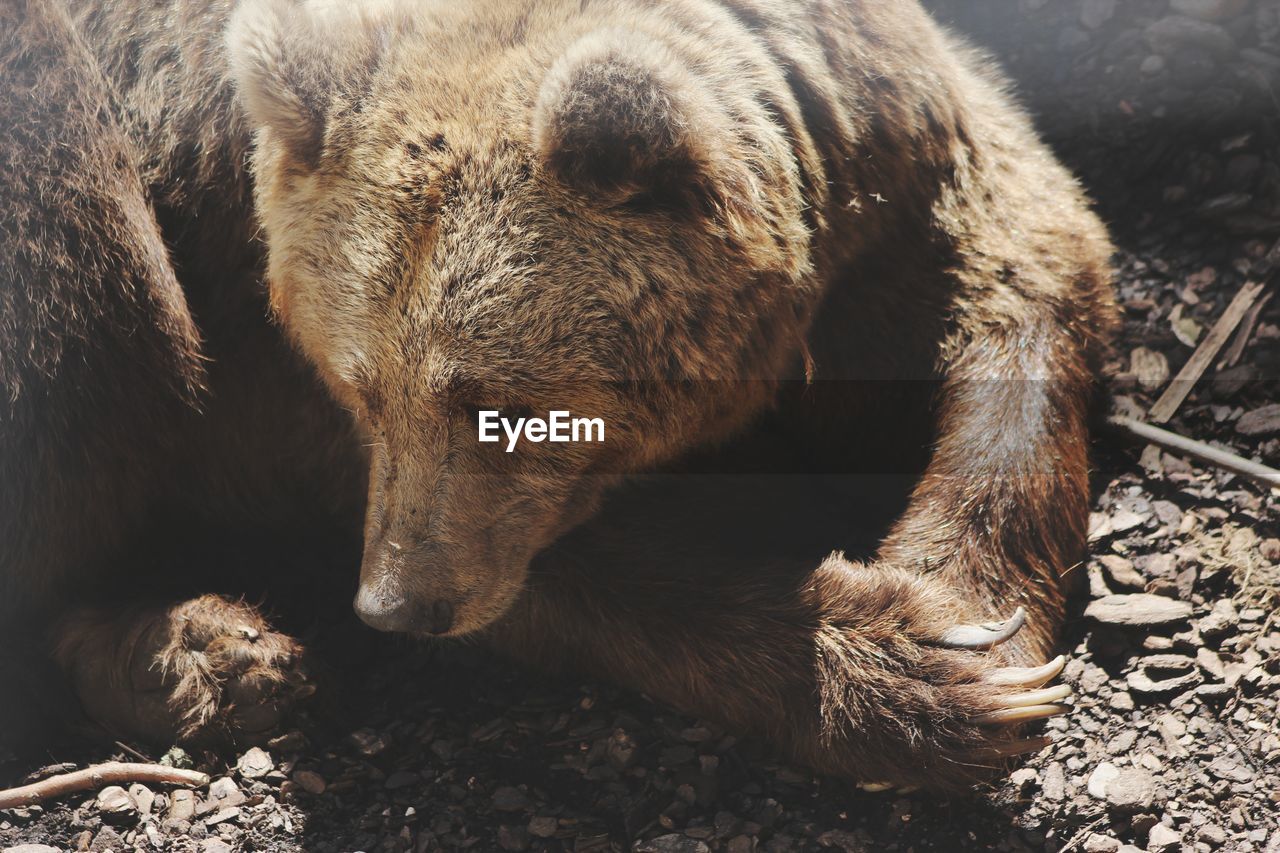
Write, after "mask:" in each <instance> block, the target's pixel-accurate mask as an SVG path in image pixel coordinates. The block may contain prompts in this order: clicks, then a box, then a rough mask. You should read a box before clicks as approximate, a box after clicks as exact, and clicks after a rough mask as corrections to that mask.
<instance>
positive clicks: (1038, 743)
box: [977, 736, 1053, 758]
mask: <svg viewBox="0 0 1280 853" xmlns="http://www.w3.org/2000/svg"><path fill="white" fill-rule="evenodd" d="M1052 743H1053V738H1050V737H1043V736H1041V737H1029V738H1021V739H1019V740H1013V741H1009V742H1008V743H1001V744H996V745H994V746H991V747H988V748H987V749H983V750H980V751H979V752H978V753H977V755H978V756H980V757H982V758H1013V757H1014V756H1015V755H1027V754H1030V753H1035V752H1040V751H1041V750H1042V749H1044V748H1046V747H1047V746H1049V745H1050V744H1052Z"/></svg>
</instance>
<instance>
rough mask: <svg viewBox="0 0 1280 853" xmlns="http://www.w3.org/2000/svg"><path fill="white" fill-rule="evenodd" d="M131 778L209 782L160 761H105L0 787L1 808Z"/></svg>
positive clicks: (197, 784)
mask: <svg viewBox="0 0 1280 853" xmlns="http://www.w3.org/2000/svg"><path fill="white" fill-rule="evenodd" d="M133 782H151V783H155V784H163V785H182V786H186V787H192V788H201V787H204V786H205V785H208V784H209V774H207V773H200V772H197V771H195V770H179V769H178V768H176V767H164V766H163V765H160V764H128V763H125V762H121V761H112V762H108V763H106V764H95V765H93V766H92V767H86V768H84V769H83V770H73V771H71V772H70V773H59V774H57V775H56V776H50V777H49V778H48V779H41V780H40V781H39V782H32V783H31V784H30V785H22V786H20V787H17V788H8V789H6V790H0V809H16V808H21V807H23V806H33V805H36V804H37V803H42V802H44V801H45V800H52V799H54V798H55V797H62V796H65V795H66V794H74V793H76V792H77V791H91V790H94V789H98V788H105V787H106V786H108V785H127V784H131V783H133Z"/></svg>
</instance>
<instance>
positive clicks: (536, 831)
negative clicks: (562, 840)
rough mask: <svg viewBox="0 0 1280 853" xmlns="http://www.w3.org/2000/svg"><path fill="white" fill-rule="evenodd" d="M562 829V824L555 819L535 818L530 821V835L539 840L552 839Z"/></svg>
mask: <svg viewBox="0 0 1280 853" xmlns="http://www.w3.org/2000/svg"><path fill="white" fill-rule="evenodd" d="M559 828H560V822H559V821H557V820H556V819H555V818H553V817H534V818H530V819H529V834H530V835H535V836H537V837H538V838H550V837H551V836H553V835H555V834H556V830H557V829H559Z"/></svg>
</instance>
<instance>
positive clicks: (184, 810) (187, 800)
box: [167, 788, 196, 820]
mask: <svg viewBox="0 0 1280 853" xmlns="http://www.w3.org/2000/svg"><path fill="white" fill-rule="evenodd" d="M195 813H196V795H195V792H194V791H188V790H186V789H185V788H178V789H177V790H175V791H174V792H173V793H171V794H169V811H168V813H167V816H168V818H169V819H170V820H191V818H192V817H194V816H195Z"/></svg>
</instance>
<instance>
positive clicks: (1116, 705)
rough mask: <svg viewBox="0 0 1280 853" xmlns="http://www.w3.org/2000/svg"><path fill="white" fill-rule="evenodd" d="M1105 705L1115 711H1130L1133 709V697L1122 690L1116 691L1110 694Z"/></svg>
mask: <svg viewBox="0 0 1280 853" xmlns="http://www.w3.org/2000/svg"><path fill="white" fill-rule="evenodd" d="M1107 704H1108V705H1110V706H1111V707H1112V708H1113V709H1114V710H1116V711H1132V710H1133V708H1134V705H1133V697H1132V696H1130V695H1129V694H1128V693H1126V692H1125V691H1123V690H1117V691H1116V692H1115V693H1112V694H1111V698H1110V699H1108V700H1107Z"/></svg>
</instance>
